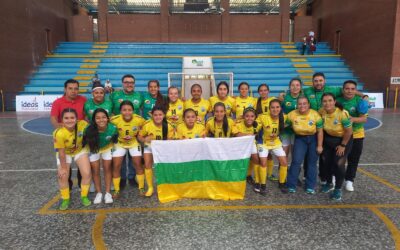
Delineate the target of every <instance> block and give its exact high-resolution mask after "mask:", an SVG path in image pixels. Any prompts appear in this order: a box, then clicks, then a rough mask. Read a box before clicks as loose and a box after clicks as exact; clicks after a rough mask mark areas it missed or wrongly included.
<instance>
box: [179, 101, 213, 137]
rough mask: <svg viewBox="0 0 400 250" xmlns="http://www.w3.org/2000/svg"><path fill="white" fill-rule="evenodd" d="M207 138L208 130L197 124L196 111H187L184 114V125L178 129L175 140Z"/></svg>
mask: <svg viewBox="0 0 400 250" xmlns="http://www.w3.org/2000/svg"><path fill="white" fill-rule="evenodd" d="M205 136H206V129H205V127H204V125H202V124H201V123H198V122H197V115H196V111H194V109H191V108H189V109H185V111H184V112H183V123H181V124H179V125H178V127H177V128H176V136H175V138H176V139H178V140H181V139H193V138H204V137H205Z"/></svg>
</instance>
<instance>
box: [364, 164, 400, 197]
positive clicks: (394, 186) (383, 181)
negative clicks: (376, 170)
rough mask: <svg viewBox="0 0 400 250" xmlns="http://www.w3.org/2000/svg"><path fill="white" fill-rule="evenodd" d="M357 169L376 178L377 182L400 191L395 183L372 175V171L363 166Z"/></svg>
mask: <svg viewBox="0 0 400 250" xmlns="http://www.w3.org/2000/svg"><path fill="white" fill-rule="evenodd" d="M358 171H360V172H361V173H363V174H365V175H366V176H368V177H370V178H372V179H374V180H376V181H377V182H379V183H381V184H383V185H386V186H388V187H390V188H391V189H393V190H394V191H397V192H400V188H399V187H398V186H396V185H393V184H392V183H390V182H389V181H387V180H385V179H383V178H381V177H379V176H377V175H374V174H373V173H371V172H368V171H367V170H365V169H363V168H360V167H359V168H358Z"/></svg>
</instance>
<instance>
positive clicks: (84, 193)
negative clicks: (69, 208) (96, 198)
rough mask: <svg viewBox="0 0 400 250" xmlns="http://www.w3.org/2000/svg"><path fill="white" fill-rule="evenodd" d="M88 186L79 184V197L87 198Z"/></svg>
mask: <svg viewBox="0 0 400 250" xmlns="http://www.w3.org/2000/svg"><path fill="white" fill-rule="evenodd" d="M89 188H90V184H88V185H83V184H81V197H87V195H88V193H89Z"/></svg>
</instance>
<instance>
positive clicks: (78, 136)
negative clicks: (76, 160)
mask: <svg viewBox="0 0 400 250" xmlns="http://www.w3.org/2000/svg"><path fill="white" fill-rule="evenodd" d="M87 125H88V123H87V122H86V121H84V120H80V121H78V123H77V126H76V131H75V129H74V130H73V131H69V130H68V129H67V128H65V127H61V128H58V129H56V130H54V132H53V141H54V149H55V150H56V151H58V149H61V148H63V149H65V153H66V154H67V155H69V156H74V155H76V154H78V153H79V152H81V151H82V149H83V146H82V141H83V132H84V131H85V129H86V127H87Z"/></svg>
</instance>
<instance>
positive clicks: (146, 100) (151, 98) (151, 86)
mask: <svg viewBox="0 0 400 250" xmlns="http://www.w3.org/2000/svg"><path fill="white" fill-rule="evenodd" d="M147 89H148V92H146V93H142V96H143V118H144V119H146V120H149V119H150V118H151V110H152V109H153V107H154V106H161V107H162V106H164V102H165V99H164V96H163V95H162V94H161V92H160V82H159V81H158V80H150V81H149V82H148V83H147Z"/></svg>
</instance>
